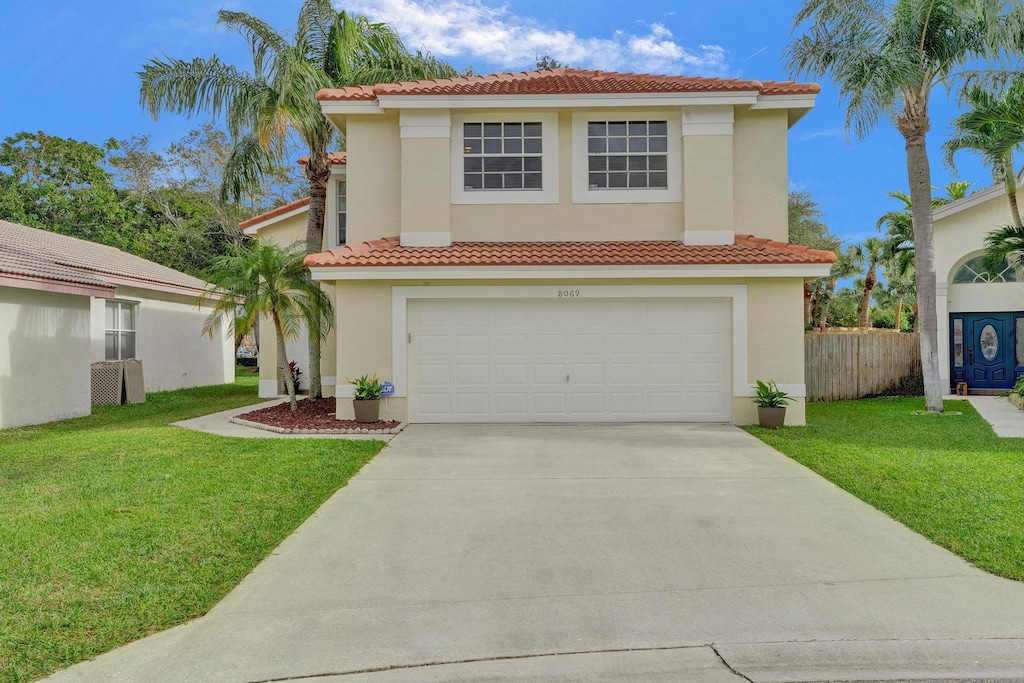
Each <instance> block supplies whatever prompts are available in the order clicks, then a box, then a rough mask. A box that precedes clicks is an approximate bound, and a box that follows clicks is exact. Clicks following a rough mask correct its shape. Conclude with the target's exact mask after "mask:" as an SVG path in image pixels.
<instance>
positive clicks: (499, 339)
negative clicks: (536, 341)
mask: <svg viewBox="0 0 1024 683" xmlns="http://www.w3.org/2000/svg"><path fill="white" fill-rule="evenodd" d="M491 341H492V349H493V351H494V355H495V356H512V357H517V358H521V357H523V356H524V355H526V350H527V343H528V342H527V336H526V335H525V334H503V333H500V332H499V333H497V334H494V335H493V336H492V337H491Z"/></svg>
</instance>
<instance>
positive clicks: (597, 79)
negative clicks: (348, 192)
mask: <svg viewBox="0 0 1024 683" xmlns="http://www.w3.org/2000/svg"><path fill="white" fill-rule="evenodd" d="M819 90H821V87H820V86H818V84H816V83H794V82H790V81H785V82H783V81H764V82H762V81H756V80H739V79H725V78H699V77H695V76H664V75H652V74H632V73H618V72H614V71H591V70H586V69H551V70H548V71H524V72H522V73H516V74H493V75H490V76H465V77H461V78H443V79H434V80H426V81H406V82H401V83H383V84H380V85H360V86H354V87H349V88H337V89H325V90H321V91H320V92H318V93H317V99H318V100H321V101H325V102H334V101H360V100H364V101H365V100H374V99H376V98H377V96H379V95H596V94H622V93H636V94H642V93H690V92H740V91H756V92H758V93H760V94H762V95H804V94H807V95H810V94H815V93H817V92H818V91H819Z"/></svg>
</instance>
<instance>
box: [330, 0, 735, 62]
mask: <svg viewBox="0 0 1024 683" xmlns="http://www.w3.org/2000/svg"><path fill="white" fill-rule="evenodd" d="M344 6H345V9H348V10H350V11H354V12H357V13H360V14H365V15H367V16H369V17H371V18H372V19H374V20H377V21H383V22H386V23H388V24H390V25H391V26H393V27H394V28H395V30H397V31H398V33H399V35H400V36H402V39H403V40H404V41H405V42H406V44H407V45H408V46H409V47H410V48H414V49H422V50H425V51H429V52H431V53H433V54H434V55H435V56H438V57H441V58H445V59H452V58H462V59H465V60H467V61H469V62H473V61H474V60H476V61H478V62H481V63H483V64H487V65H489V66H491V67H495V68H498V69H523V68H531V67H532V66H533V64H534V60H535V58H536V57H537V56H539V55H544V54H547V55H549V56H551V57H553V58H555V59H557V60H559V61H561V62H565V63H568V64H571V65H572V66H574V67H578V68H593V69H609V70H614V69H618V70H626V71H650V72H674V73H685V74H687V75H694V76H703V75H711V76H718V75H724V74H726V73H727V72H728V60H727V55H726V51H725V49H724V48H722V47H721V46H718V45H698V46H697V47H686V46H684V45H683V44H681V43H680V42H678V41H677V40H676V38H675V36H674V35H673V34H672V32H671V31H670V30H669V29H668V28H666V27H665V26H664V24H661V23H654V24H650V25H647V24H643V23H642V22H639V23H640V27H641V28H640V31H638V32H635V33H630V32H626V31H615V32H614V33H613V34H612V35H610V36H608V37H587V36H580V35H577V34H576V33H575V32H574V31H565V30H559V29H557V28H552V27H548V26H544V25H541V24H540V22H538V21H536V20H534V19H531V18H529V17H522V16H518V15H516V14H513V13H512V12H510V11H509V9H508V7H506V6H504V5H500V6H492V5H490V4H485V2H484V0H346V2H345V3H344ZM477 68H478V70H480V71H484V70H485V69H483V68H481V67H480V66H478V67H477Z"/></svg>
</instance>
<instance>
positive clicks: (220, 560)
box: [0, 373, 383, 683]
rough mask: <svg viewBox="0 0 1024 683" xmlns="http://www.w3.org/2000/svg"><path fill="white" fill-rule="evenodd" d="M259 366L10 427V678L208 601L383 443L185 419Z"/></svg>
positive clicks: (6, 554) (1, 502) (44, 670)
mask: <svg viewBox="0 0 1024 683" xmlns="http://www.w3.org/2000/svg"><path fill="white" fill-rule="evenodd" d="M255 384H256V378H255V376H254V375H252V374H250V373H243V374H242V375H241V376H240V378H239V381H238V383H237V384H235V385H228V386H223V387H205V388H200V389H189V390H182V391H174V392H166V393H161V394H152V395H150V396H149V397H148V399H147V402H146V403H145V404H143V405H138V406H109V407H103V408H100V409H97V410H96V412H95V414H94V415H92V416H90V417H85V418H81V419H77V420H68V421H66V422H61V423H54V424H49V425H42V426H39V427H31V428H25V429H13V430H4V431H0V681H4V682H5V683H7V682H17V683H20V682H22V681H31V680H34V679H36V678H39V677H41V676H44V675H46V674H48V673H50V672H52V671H54V670H56V669H59V668H63V667H66V666H69V665H71V664H74V663H76V662H79V661H82V660H84V659H88V658H90V657H94V656H96V655H98V654H100V653H102V652H105V651H107V650H110V649H112V648H114V647H117V646H118V645H122V644H124V643H127V642H129V641H131V640H134V639H137V638H141V637H143V636H146V635H148V634H151V633H154V632H156V631H160V630H163V629H166V628H169V627H171V626H174V625H176V624H181V623H182V622H185V621H187V620H189V619H193V618H195V617H198V616H200V615H202V614H204V613H205V612H207V611H208V610H209V609H210V607H212V606H213V605H214V604H215V603H216V602H217V601H218V600H220V599H221V598H222V597H223V596H224V595H225V594H226V593H227V592H228V591H230V590H231V589H232V588H233V587H234V586H235V585H237V584H238V582H239V581H240V580H241V579H242V578H243V577H244V576H245V575H246V574H248V573H249V572H250V571H251V570H252V569H253V567H255V566H256V565H257V564H258V563H259V562H260V561H261V560H262V559H263V558H264V557H266V556H267V555H268V554H269V553H270V551H271V550H273V549H274V548H275V547H276V546H277V545H278V544H279V543H280V542H281V541H282V540H283V539H284V538H285V537H286V536H287V535H288V534H289V533H291V532H292V531H293V530H294V529H295V528H296V527H297V526H298V525H299V524H300V523H301V522H302V521H303V520H305V519H306V518H307V517H309V515H310V514H312V513H313V512H314V511H315V510H316V509H317V508H318V507H319V506H320V505H321V504H322V503H323V502H324V501H325V500H326V499H327V498H328V497H330V496H331V495H332V494H333V493H334V492H335V491H337V490H338V489H339V488H340V487H342V486H344V485H345V483H346V482H347V481H348V480H349V478H350V477H351V476H352V475H353V474H355V473H356V472H358V471H359V469H360V468H361V467H362V466H363V465H364V464H365V463H366V462H368V461H369V460H370V459H371V458H372V457H373V456H374V455H375V454H376V453H377V452H378V451H379V450H380V449H381V448H382V447H383V443H382V442H380V441H345V440H335V439H234V438H225V437H219V436H213V435H209V434H203V433H198V432H191V431H188V430H185V429H181V428H178V427H171V426H169V423H171V422H176V421H178V420H183V419H187V418H190V417H197V416H199V415H204V414H208V413H212V412H217V411H220V410H226V409H228V408H232V407H237V406H242V405H247V404H251V403H254V402H255V401H256V400H257V399H256V391H255Z"/></svg>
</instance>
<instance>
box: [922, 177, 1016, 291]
mask: <svg viewBox="0 0 1024 683" xmlns="http://www.w3.org/2000/svg"><path fill="white" fill-rule="evenodd" d="M1012 222H1013V218H1012V217H1011V216H1010V205H1009V203H1008V202H1007V200H1006V195H1003V194H996V195H994V196H993V197H991V198H990V199H987V200H986V201H984V202H981V203H980V204H977V205H975V206H971V207H968V208H965V209H963V210H962V211H958V212H957V213H954V214H950V215H948V216H944V217H942V218H937V219H936V220H935V223H934V230H935V273H936V275H937V276H938V280H939V282H950V281H951V280H952V277H953V272H952V271H953V268H954V267H956V266H958V265H959V264H960V263H962V262H963V261H964V258H965V257H966V256H968V255H970V254H974V253H976V252H978V251H981V250H982V249H984V248H985V244H984V240H985V235H987V234H988V233H989V232H991V231H992V230H995V229H996V228H999V227H1001V226H1003V225H1009V224H1010V223H1012Z"/></svg>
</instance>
